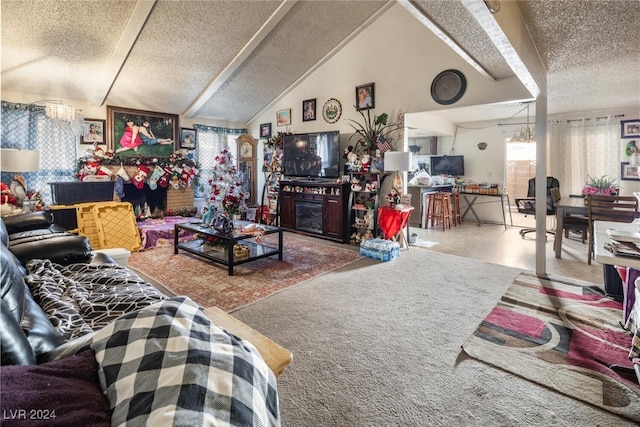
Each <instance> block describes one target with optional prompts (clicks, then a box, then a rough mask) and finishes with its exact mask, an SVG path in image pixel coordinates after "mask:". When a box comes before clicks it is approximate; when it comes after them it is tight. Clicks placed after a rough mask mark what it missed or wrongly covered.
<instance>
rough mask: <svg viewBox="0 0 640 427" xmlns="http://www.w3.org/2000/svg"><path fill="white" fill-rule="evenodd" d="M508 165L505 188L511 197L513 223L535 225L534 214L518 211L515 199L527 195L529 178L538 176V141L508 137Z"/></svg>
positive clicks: (522, 225)
mask: <svg viewBox="0 0 640 427" xmlns="http://www.w3.org/2000/svg"><path fill="white" fill-rule="evenodd" d="M505 147H506V155H505V159H506V167H505V184H504V188H505V191H506V192H507V194H509V197H510V199H511V206H510V209H511V212H512V213H513V225H515V226H517V227H535V218H534V216H533V215H526V216H525V215H524V214H520V213H518V208H517V206H516V202H515V199H517V198H521V197H526V196H527V190H528V188H529V179H531V178H533V177H535V176H536V143H535V142H522V141H515V140H514V139H513V138H506V143H505Z"/></svg>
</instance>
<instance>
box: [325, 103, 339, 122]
mask: <svg viewBox="0 0 640 427" xmlns="http://www.w3.org/2000/svg"><path fill="white" fill-rule="evenodd" d="M341 115H342V104H341V103H340V101H338V100H337V99H335V98H331V99H329V100H328V101H327V102H325V103H324V106H323V107H322V117H323V118H324V121H325V122H327V123H335V122H337V121H338V120H339V119H340V116H341Z"/></svg>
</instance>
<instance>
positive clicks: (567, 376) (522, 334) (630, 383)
mask: <svg viewBox="0 0 640 427" xmlns="http://www.w3.org/2000/svg"><path fill="white" fill-rule="evenodd" d="M621 321H622V305H621V304H620V303H619V302H616V301H613V300H611V299H609V298H606V297H605V296H604V294H603V291H602V288H601V287H598V286H596V285H594V284H589V283H587V282H578V281H574V280H571V281H569V279H562V278H553V279H550V280H547V279H541V278H538V277H537V276H535V275H534V274H533V273H530V272H528V273H527V272H525V273H521V274H520V275H519V276H518V277H517V278H516V279H515V280H514V282H513V284H512V285H511V286H510V287H509V289H508V290H507V292H506V293H505V294H504V295H503V297H502V298H501V299H500V301H499V302H498V304H497V306H496V307H495V308H493V310H492V311H491V313H489V315H488V316H487V317H486V318H485V319H484V321H483V322H482V323H481V324H480V326H479V327H478V329H477V330H476V331H475V332H474V334H473V335H472V336H471V337H470V338H469V339H468V340H467V341H466V342H465V343H464V345H463V349H464V351H465V352H466V353H467V354H468V355H470V356H471V357H474V358H476V359H479V360H481V361H483V362H485V363H488V364H490V365H494V366H497V367H499V368H502V369H504V370H506V371H508V372H511V373H513V374H516V375H519V376H521V377H524V378H526V379H528V380H531V381H534V382H536V383H539V384H542V385H544V386H547V387H549V388H551V389H553V390H556V391H559V392H561V393H564V394H566V395H568V396H571V397H574V398H576V399H580V400H582V401H584V402H587V403H590V404H593V405H595V406H598V407H600V408H602V409H605V410H607V411H610V412H613V413H615V414H618V415H622V416H625V417H628V418H630V419H632V420H634V421H638V422H640V386H638V383H637V380H636V379H635V375H632V374H623V373H618V372H616V371H614V370H612V369H610V368H609V366H611V365H619V366H625V367H631V366H632V364H631V363H630V361H629V359H628V354H629V349H630V345H631V336H630V335H629V334H628V333H626V332H625V331H624V330H623V329H622V327H621V326H620V322H621Z"/></svg>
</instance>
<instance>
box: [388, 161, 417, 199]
mask: <svg viewBox="0 0 640 427" xmlns="http://www.w3.org/2000/svg"><path fill="white" fill-rule="evenodd" d="M409 170H411V153H410V152H408V151H387V152H386V153H384V171H385V172H395V173H396V175H395V176H394V178H393V190H394V191H395V192H396V193H397V194H402V193H403V187H404V185H403V183H402V176H401V175H400V172H406V171H409Z"/></svg>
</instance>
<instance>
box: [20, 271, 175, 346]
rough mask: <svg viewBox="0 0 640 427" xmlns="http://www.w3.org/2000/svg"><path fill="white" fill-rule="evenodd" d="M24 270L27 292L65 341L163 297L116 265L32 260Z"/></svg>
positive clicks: (164, 297) (163, 296) (131, 273)
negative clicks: (61, 263) (68, 263)
mask: <svg viewBox="0 0 640 427" xmlns="http://www.w3.org/2000/svg"><path fill="white" fill-rule="evenodd" d="M26 269H27V273H28V276H27V277H26V278H25V281H26V283H27V285H28V286H29V289H30V290H31V293H32V294H33V296H34V298H35V299H36V301H37V302H38V304H39V305H40V306H41V307H42V308H43V310H44V311H45V313H46V314H47V316H48V317H49V320H50V321H51V323H52V324H53V325H54V327H55V328H56V329H57V330H58V332H60V334H61V335H62V336H63V338H64V340H65V341H68V340H71V339H74V338H77V337H80V336H82V335H85V334H88V333H91V332H93V331H96V330H98V329H100V328H102V327H104V326H105V325H107V324H108V323H110V322H112V321H113V320H115V319H117V318H118V317H120V316H122V315H123V314H125V313H129V312H131V311H134V310H138V309H140V308H143V307H146V306H148V305H150V304H154V303H156V302H158V301H161V300H163V299H166V298H167V297H166V295H164V294H162V293H160V292H159V291H158V290H157V289H156V288H154V287H153V285H151V284H150V283H148V282H146V281H144V280H142V279H141V278H140V277H138V275H136V274H135V273H134V272H133V271H131V270H129V269H127V268H126V267H123V266H120V265H116V264H84V263H82V264H71V265H68V266H61V265H58V264H54V263H52V262H51V261H49V260H42V259H35V260H31V261H29V262H28V263H27V265H26Z"/></svg>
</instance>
